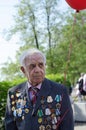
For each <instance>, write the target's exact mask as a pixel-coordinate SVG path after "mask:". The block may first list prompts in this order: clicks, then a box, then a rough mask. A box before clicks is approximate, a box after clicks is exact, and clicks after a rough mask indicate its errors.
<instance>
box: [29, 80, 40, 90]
mask: <svg viewBox="0 0 86 130" xmlns="http://www.w3.org/2000/svg"><path fill="white" fill-rule="evenodd" d="M27 84H28V89H30V88H31V87H32V85H31V84H30V82H27ZM41 85H42V83H40V84H38V85H37V86H35V87H36V88H38V89H39V90H40V89H41Z"/></svg>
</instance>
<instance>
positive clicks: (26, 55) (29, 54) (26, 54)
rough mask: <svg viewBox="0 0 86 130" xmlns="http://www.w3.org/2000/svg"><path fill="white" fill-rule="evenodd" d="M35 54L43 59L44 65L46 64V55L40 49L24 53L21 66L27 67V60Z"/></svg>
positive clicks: (21, 57)
mask: <svg viewBox="0 0 86 130" xmlns="http://www.w3.org/2000/svg"><path fill="white" fill-rule="evenodd" d="M34 53H38V54H40V55H41V56H42V57H43V60H44V63H45V64H46V57H45V55H44V54H43V53H42V52H41V51H40V50H38V49H35V48H32V49H28V50H26V51H24V52H23V53H22V55H21V56H20V65H21V66H25V59H26V58H27V57H29V56H31V55H33V54H34Z"/></svg>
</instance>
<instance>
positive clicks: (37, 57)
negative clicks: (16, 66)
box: [27, 53, 44, 63]
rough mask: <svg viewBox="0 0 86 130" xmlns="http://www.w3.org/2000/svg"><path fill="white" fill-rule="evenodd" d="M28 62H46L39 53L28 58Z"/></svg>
mask: <svg viewBox="0 0 86 130" xmlns="http://www.w3.org/2000/svg"><path fill="white" fill-rule="evenodd" d="M27 61H29V63H36V62H39V63H40V62H44V59H43V56H42V55H41V54H38V53H36V54H35V53H34V54H33V55H30V56H29V57H28V58H27Z"/></svg>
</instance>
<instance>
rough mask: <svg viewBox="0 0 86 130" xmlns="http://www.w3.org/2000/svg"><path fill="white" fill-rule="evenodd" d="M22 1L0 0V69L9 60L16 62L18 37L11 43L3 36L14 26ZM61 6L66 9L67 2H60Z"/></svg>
mask: <svg viewBox="0 0 86 130" xmlns="http://www.w3.org/2000/svg"><path fill="white" fill-rule="evenodd" d="M19 1H20V0H0V68H1V67H2V65H3V63H5V62H7V61H8V58H11V59H12V60H15V55H16V50H18V48H19V45H18V44H16V43H17V42H18V37H17V36H14V37H12V39H11V40H10V41H7V40H6V39H5V37H4V35H5V34H2V32H3V31H4V30H7V29H9V28H10V27H11V25H13V24H14V19H13V15H15V13H16V11H15V7H14V5H16V4H17V3H18V2H19ZM60 1H61V6H62V8H63V9H65V8H66V7H67V6H68V5H67V3H66V1H65V0H60Z"/></svg>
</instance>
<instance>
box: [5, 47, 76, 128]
mask: <svg viewBox="0 0 86 130" xmlns="http://www.w3.org/2000/svg"><path fill="white" fill-rule="evenodd" d="M20 63H21V70H22V72H23V73H24V75H25V76H26V77H27V81H26V82H24V83H21V84H19V85H17V86H15V87H13V88H11V89H10V90H9V91H8V99H7V107H6V116H5V128H6V130H74V123H73V112H72V108H71V103H70V100H69V96H68V93H67V90H66V87H65V86H63V85H61V84H58V83H55V82H53V81H51V80H49V79H46V78H45V65H46V57H45V56H44V54H43V53H42V52H41V51H39V50H37V49H29V50H27V51H26V52H24V53H23V54H22V56H21V57H20Z"/></svg>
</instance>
